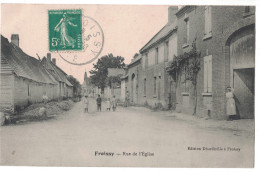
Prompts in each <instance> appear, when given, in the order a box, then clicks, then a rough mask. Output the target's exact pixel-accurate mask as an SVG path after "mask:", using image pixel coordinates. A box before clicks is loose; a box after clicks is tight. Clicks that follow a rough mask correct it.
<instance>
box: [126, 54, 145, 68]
mask: <svg viewBox="0 0 260 173" xmlns="http://www.w3.org/2000/svg"><path fill="white" fill-rule="evenodd" d="M141 59H142V55H141V54H139V55H138V56H137V57H136V58H135V59H133V60H132V61H131V62H130V63H129V64H128V65H127V67H129V66H131V65H132V64H134V63H136V62H137V61H139V60H141Z"/></svg>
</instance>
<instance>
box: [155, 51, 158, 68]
mask: <svg viewBox="0 0 260 173" xmlns="http://www.w3.org/2000/svg"><path fill="white" fill-rule="evenodd" d="M155 64H158V47H157V48H156V49H155Z"/></svg>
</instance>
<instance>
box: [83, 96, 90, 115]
mask: <svg viewBox="0 0 260 173" xmlns="http://www.w3.org/2000/svg"><path fill="white" fill-rule="evenodd" d="M84 104H85V112H88V104H89V101H88V96H87V95H86V96H85V98H84Z"/></svg>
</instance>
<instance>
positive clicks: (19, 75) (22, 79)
mask: <svg viewBox="0 0 260 173" xmlns="http://www.w3.org/2000/svg"><path fill="white" fill-rule="evenodd" d="M0 70H1V71H0V79H1V81H0V83H1V88H0V91H1V93H0V95H1V96H0V108H1V110H4V111H11V112H13V111H14V110H15V109H17V110H19V109H22V108H24V107H25V106H27V105H29V104H31V103H36V102H41V101H42V95H43V94H44V93H46V94H47V96H48V97H49V98H50V99H55V98H57V92H56V91H57V89H58V82H57V81H56V80H55V78H54V77H53V76H52V75H51V74H50V73H49V71H48V70H46V69H45V68H44V67H43V66H42V65H41V63H40V61H39V60H37V59H35V58H33V57H31V56H29V55H27V54H25V53H24V52H23V51H22V50H21V48H20V47H19V36H18V35H13V36H12V39H11V43H9V42H8V40H7V39H6V38H5V37H3V36H1V67H0Z"/></svg>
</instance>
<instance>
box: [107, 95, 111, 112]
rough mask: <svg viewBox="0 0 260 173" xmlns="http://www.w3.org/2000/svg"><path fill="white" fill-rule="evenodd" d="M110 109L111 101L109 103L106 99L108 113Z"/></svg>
mask: <svg viewBox="0 0 260 173" xmlns="http://www.w3.org/2000/svg"><path fill="white" fill-rule="evenodd" d="M110 108H111V101H110V98H108V100H107V111H110Z"/></svg>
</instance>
